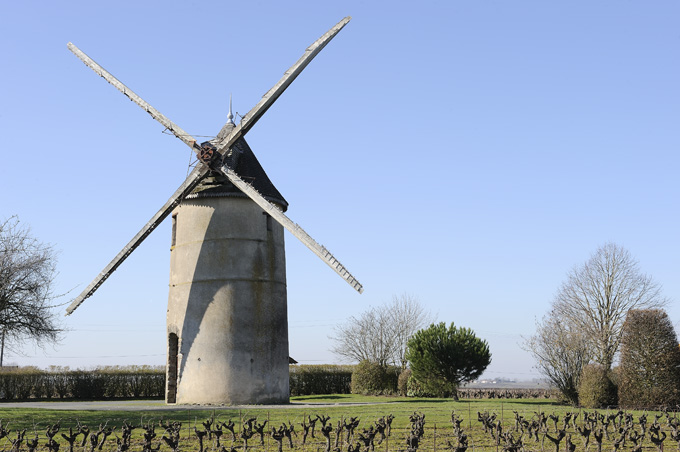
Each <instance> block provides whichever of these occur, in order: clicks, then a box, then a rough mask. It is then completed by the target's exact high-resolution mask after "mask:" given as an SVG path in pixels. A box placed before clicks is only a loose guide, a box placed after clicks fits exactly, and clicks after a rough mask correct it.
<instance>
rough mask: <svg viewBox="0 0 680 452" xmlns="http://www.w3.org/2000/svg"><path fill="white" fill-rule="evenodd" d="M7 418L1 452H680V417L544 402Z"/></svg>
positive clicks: (387, 402) (385, 401)
mask: <svg viewBox="0 0 680 452" xmlns="http://www.w3.org/2000/svg"><path fill="white" fill-rule="evenodd" d="M376 400H377V401H380V402H381V403H372V402H374V401H376ZM392 400H394V401H392ZM312 401H313V402H314V404H310V402H312ZM337 401H340V402H341V404H340V405H336V406H334V405H332V403H334V402H337ZM345 402H350V403H348V404H345ZM367 402H369V403H367ZM316 403H320V404H319V405H316ZM0 416H1V418H2V424H1V425H0V448H2V449H3V450H5V451H12V452H19V451H27V452H33V451H41V452H42V451H47V452H59V451H62V452H63V451H69V452H98V451H116V452H127V451H139V452H151V451H161V452H165V451H167V452H180V451H181V452H184V451H196V452H234V451H243V452H248V451H251V452H276V451H278V452H283V451H286V450H296V451H309V452H312V451H319V452H321V451H323V452H331V451H343V452H344V451H347V452H355V451H356V452H359V451H361V452H376V451H377V452H389V451H408V452H418V451H428V452H429V451H434V452H436V451H447V450H448V451H454V452H463V451H466V450H467V451H506V452H519V451H527V452H528V451H542V452H543V451H548V452H552V451H556V452H560V451H577V450H578V451H585V450H591V451H602V450H605V451H636V452H640V451H663V450H664V447H665V450H666V451H669V450H680V420H679V417H678V414H677V413H676V412H674V411H669V410H660V411H654V412H652V411H650V412H643V411H632V412H624V411H619V410H600V411H592V410H579V409H575V408H571V407H565V406H560V405H557V404H555V403H554V402H553V401H550V400H540V399H534V400H519V401H507V402H500V401H497V400H484V401H478V400H466V401H459V402H452V401H449V400H445V399H415V400H414V399H404V398H394V399H391V398H377V397H374V398H361V397H355V396H318V397H306V398H299V399H298V400H297V402H296V403H294V404H292V405H287V406H283V407H280V408H273V407H270V408H269V409H264V408H256V407H252V409H250V408H249V409H241V410H237V409H224V408H220V409H214V410H211V411H206V410H193V409H184V410H182V409H178V410H172V411H160V410H158V411H114V412H106V411H58V410H30V409H23V408H13V409H8V408H3V407H2V405H1V404H0Z"/></svg>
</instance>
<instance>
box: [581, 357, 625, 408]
mask: <svg viewBox="0 0 680 452" xmlns="http://www.w3.org/2000/svg"><path fill="white" fill-rule="evenodd" d="M578 400H579V404H580V405H581V406H582V407H584V408H605V407H608V406H614V405H616V404H617V394H616V385H615V384H614V382H613V381H612V378H611V372H609V371H607V369H605V368H604V366H602V365H600V364H589V365H587V366H585V367H584V368H583V372H582V373H581V378H580V382H579V387H578Z"/></svg>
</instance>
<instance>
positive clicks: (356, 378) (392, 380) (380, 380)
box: [352, 360, 399, 395]
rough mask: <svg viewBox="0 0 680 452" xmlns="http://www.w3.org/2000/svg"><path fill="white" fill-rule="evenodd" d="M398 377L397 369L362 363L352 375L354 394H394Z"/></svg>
mask: <svg viewBox="0 0 680 452" xmlns="http://www.w3.org/2000/svg"><path fill="white" fill-rule="evenodd" d="M398 375H399V374H398V373H397V371H396V368H390V367H385V366H381V365H380V364H378V363H376V362H372V361H368V360H364V361H361V362H360V363H359V364H357V366H356V367H355V368H354V372H353V373H352V394H364V395H382V394H394V393H395V392H396V390H397V379H398Z"/></svg>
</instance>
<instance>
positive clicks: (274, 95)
mask: <svg viewBox="0 0 680 452" xmlns="http://www.w3.org/2000/svg"><path fill="white" fill-rule="evenodd" d="M351 19H352V18H351V17H349V16H348V17H345V18H344V19H342V20H341V21H340V22H338V23H337V24H336V25H335V26H334V27H332V28H331V29H330V30H328V31H327V32H326V33H325V34H324V35H323V36H321V37H320V38H319V39H317V40H316V41H314V43H312V45H310V46H309V47H307V49H306V50H305V53H303V54H302V56H301V57H300V58H299V59H298V60H297V61H296V62H295V64H293V65H292V66H291V67H290V68H288V70H287V71H286V72H285V73H284V74H283V77H281V79H280V80H279V81H278V82H276V84H275V85H274V86H272V88H271V89H270V90H269V91H267V92H266V93H265V95H264V96H262V99H260V101H259V102H258V103H257V104H256V105H255V106H254V107H253V108H251V109H250V111H249V112H248V113H246V114H245V116H243V117H242V118H241V122H239V124H238V125H237V126H236V127H234V129H233V130H232V131H231V133H230V134H229V135H227V136H226V137H225V138H224V139H222V140H221V141H220V142H219V143H217V144H216V146H217V151H218V152H219V153H220V154H222V155H224V153H225V152H226V150H227V149H229V148H230V147H231V146H233V144H234V143H235V142H236V140H238V138H239V137H241V136H243V135H245V134H246V133H248V131H249V130H250V129H251V128H252V127H253V126H254V125H255V123H256V122H257V121H258V120H259V119H260V118H261V117H262V115H263V114H264V113H265V112H266V111H267V110H268V109H269V107H271V106H272V104H273V103H274V102H276V100H277V99H278V98H279V96H281V94H283V92H284V91H285V90H286V88H288V87H289V86H290V84H291V83H293V81H294V80H295V79H296V78H297V76H298V75H300V73H301V72H302V70H303V69H304V68H305V67H307V65H308V64H309V63H310V62H311V61H312V60H313V59H314V57H315V56H317V55H318V54H319V52H321V50H322V49H323V48H324V47H326V44H328V43H329V42H330V41H331V39H333V38H334V37H335V35H337V34H338V33H339V32H340V30H342V29H343V28H344V26H345V25H347V23H349V21H350V20H351Z"/></svg>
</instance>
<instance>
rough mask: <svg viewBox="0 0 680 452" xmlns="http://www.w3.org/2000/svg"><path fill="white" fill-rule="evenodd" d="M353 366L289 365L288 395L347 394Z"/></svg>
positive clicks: (350, 386) (350, 383) (350, 384)
mask: <svg viewBox="0 0 680 452" xmlns="http://www.w3.org/2000/svg"><path fill="white" fill-rule="evenodd" d="M354 367H355V366H335V365H317V366H307V365H297V366H290V379H289V380H290V395H292V396H298V395H311V394H349V393H350V391H351V389H352V371H353V370H354Z"/></svg>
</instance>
